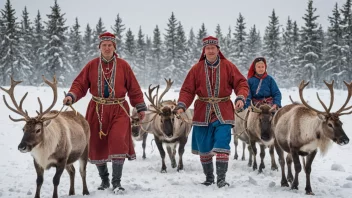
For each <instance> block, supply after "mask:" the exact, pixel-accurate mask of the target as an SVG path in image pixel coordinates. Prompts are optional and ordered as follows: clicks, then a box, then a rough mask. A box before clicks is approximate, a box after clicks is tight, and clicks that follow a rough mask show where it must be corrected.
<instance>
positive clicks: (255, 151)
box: [250, 141, 258, 170]
mask: <svg viewBox="0 0 352 198" xmlns="http://www.w3.org/2000/svg"><path fill="white" fill-rule="evenodd" d="M250 143H251V147H252V151H253V170H257V168H258V166H257V147H256V146H255V142H254V141H251V142H250Z"/></svg>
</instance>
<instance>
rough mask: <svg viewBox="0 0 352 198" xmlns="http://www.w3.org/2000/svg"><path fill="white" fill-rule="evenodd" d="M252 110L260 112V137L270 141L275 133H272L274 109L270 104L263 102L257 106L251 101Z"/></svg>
mask: <svg viewBox="0 0 352 198" xmlns="http://www.w3.org/2000/svg"><path fill="white" fill-rule="evenodd" d="M251 108H252V111H253V112H255V113H258V119H259V125H260V130H261V134H260V137H261V139H262V140H263V141H266V142H269V141H270V140H271V139H272V138H273V135H272V133H271V130H270V127H271V119H272V118H273V111H274V110H273V109H271V107H270V106H269V105H268V104H262V105H260V106H259V107H256V106H254V105H253V103H252V102H251Z"/></svg>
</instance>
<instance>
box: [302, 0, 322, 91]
mask: <svg viewBox="0 0 352 198" xmlns="http://www.w3.org/2000/svg"><path fill="white" fill-rule="evenodd" d="M306 11H307V13H306V14H305V15H304V17H303V20H304V21H305V24H304V26H303V27H302V29H301V33H300V34H301V39H300V41H301V42H300V45H299V57H300V67H301V68H300V69H299V72H300V74H299V76H298V79H301V80H306V81H307V80H311V81H312V86H313V87H316V86H317V84H316V83H317V82H316V80H317V78H318V73H320V72H322V70H321V65H319V63H318V62H319V60H320V59H321V57H322V54H321V40H320V35H319V32H318V31H319V27H318V23H317V18H318V17H319V16H318V15H315V11H316V8H314V7H313V0H309V1H308V8H307V10H306Z"/></svg>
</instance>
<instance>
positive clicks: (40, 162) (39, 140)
mask: <svg viewBox="0 0 352 198" xmlns="http://www.w3.org/2000/svg"><path fill="white" fill-rule="evenodd" d="M43 79H44V82H45V83H46V84H48V85H49V86H50V87H51V89H52V90H53V92H54V99H53V102H52V104H51V105H50V106H49V108H48V109H46V110H45V111H43V105H42V102H41V100H40V98H39V97H38V102H39V105H40V111H39V112H38V111H37V114H38V116H36V117H30V116H29V115H28V112H27V111H25V110H23V107H22V105H23V101H24V99H25V98H26V96H27V94H28V92H27V93H26V94H25V95H24V96H23V98H22V99H21V101H20V104H19V105H18V103H17V101H16V99H15V96H14V89H15V86H16V85H18V84H19V83H21V82H22V81H14V80H13V78H12V77H11V86H10V89H8V90H7V89H4V88H2V87H0V88H1V89H2V90H3V91H5V92H6V93H7V94H8V95H9V96H10V98H11V101H12V103H13V105H14V106H15V108H13V107H11V106H10V105H9V104H8V103H7V101H6V98H5V95H4V96H3V99H4V102H5V105H6V106H7V107H8V108H9V109H10V110H11V111H13V112H15V113H17V114H19V115H21V116H22V117H23V118H19V119H14V118H12V117H11V116H9V117H10V119H11V120H12V121H14V122H19V121H25V122H26V124H25V125H24V127H23V138H22V140H21V143H20V144H19V145H18V150H19V151H21V152H22V153H27V152H31V154H32V156H33V158H34V167H35V170H36V172H37V189H36V193H35V198H39V197H40V189H41V186H42V184H43V180H44V179H43V175H44V169H49V168H51V167H56V173H55V176H54V178H53V184H54V192H53V197H54V198H57V197H58V193H57V191H58V190H57V188H58V185H59V183H60V177H61V174H62V172H63V171H64V169H66V170H67V172H68V174H69V175H70V189H69V195H74V194H75V189H74V178H75V168H74V166H73V163H74V162H75V161H77V160H79V161H80V169H79V171H80V173H81V177H82V181H83V195H88V194H89V192H88V188H87V183H86V166H87V161H88V142H89V137H90V129H89V125H88V123H87V121H86V120H85V118H84V117H83V116H82V115H81V114H77V115H76V113H75V112H73V111H65V112H61V110H62V109H61V110H60V111H54V110H51V109H52V108H53V107H54V105H55V103H56V100H57V80H56V78H55V77H54V80H53V82H50V81H48V80H47V79H45V78H44V76H43Z"/></svg>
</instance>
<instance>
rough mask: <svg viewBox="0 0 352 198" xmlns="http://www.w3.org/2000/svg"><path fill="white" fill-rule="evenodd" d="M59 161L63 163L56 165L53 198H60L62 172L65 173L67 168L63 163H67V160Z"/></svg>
mask: <svg viewBox="0 0 352 198" xmlns="http://www.w3.org/2000/svg"><path fill="white" fill-rule="evenodd" d="M59 161H61V163H60V164H57V165H56V173H55V175H54V178H53V184H54V192H53V198H58V195H57V187H58V186H59V184H60V178H61V175H62V172H64V170H65V167H66V165H65V163H63V162H66V160H65V159H61V160H60V159H59Z"/></svg>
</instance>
